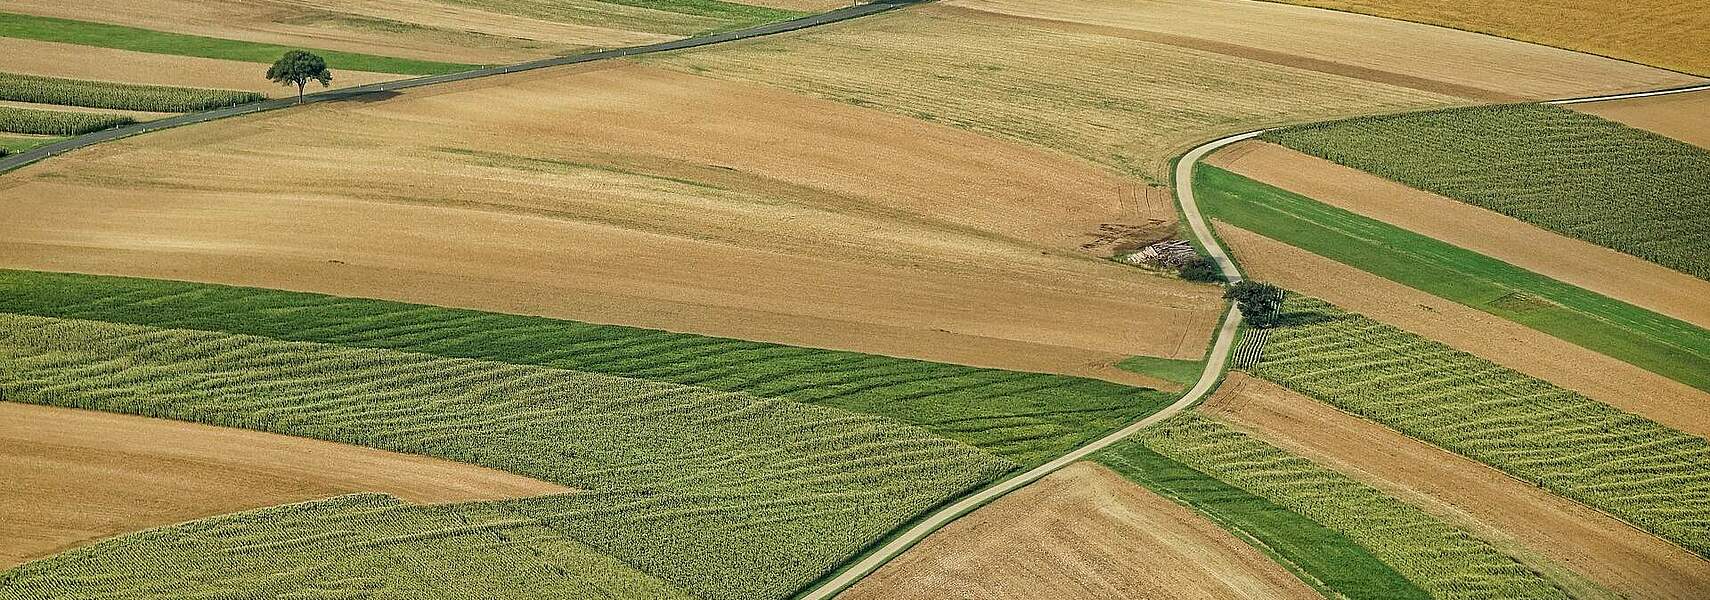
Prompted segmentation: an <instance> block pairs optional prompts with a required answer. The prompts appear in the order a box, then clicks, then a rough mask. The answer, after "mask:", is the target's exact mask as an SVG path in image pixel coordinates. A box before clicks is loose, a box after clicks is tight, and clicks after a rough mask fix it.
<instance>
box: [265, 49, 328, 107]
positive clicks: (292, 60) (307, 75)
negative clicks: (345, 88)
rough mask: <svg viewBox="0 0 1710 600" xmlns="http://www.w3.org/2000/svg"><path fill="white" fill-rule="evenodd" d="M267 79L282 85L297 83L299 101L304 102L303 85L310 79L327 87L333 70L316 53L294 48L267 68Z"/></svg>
mask: <svg viewBox="0 0 1710 600" xmlns="http://www.w3.org/2000/svg"><path fill="white" fill-rule="evenodd" d="M267 79H268V80H269V81H272V82H274V83H277V84H280V85H292V84H296V86H297V102H298V103H302V102H303V87H304V86H306V85H308V84H309V81H310V80H314V81H319V82H321V87H326V86H327V85H328V84H331V83H332V71H328V70H327V61H325V60H322V59H321V57H319V56H316V55H315V54H314V53H311V52H307V51H304V50H292V51H290V52H286V53H285V56H281V57H279V60H276V61H274V62H273V66H271V67H268V68H267Z"/></svg>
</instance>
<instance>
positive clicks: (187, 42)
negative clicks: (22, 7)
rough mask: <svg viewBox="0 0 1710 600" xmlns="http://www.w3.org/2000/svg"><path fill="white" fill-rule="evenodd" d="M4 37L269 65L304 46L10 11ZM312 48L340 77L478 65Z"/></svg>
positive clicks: (1, 27) (0, 30) (1, 31)
mask: <svg viewBox="0 0 1710 600" xmlns="http://www.w3.org/2000/svg"><path fill="white" fill-rule="evenodd" d="M0 37H9V38H20V39H27V40H39V41H44V42H62V43H67V44H78V45H82V46H94V47H98V48H114V49H118V50H131V51H135V52H148V53H152V54H173V55H178V56H195V57H200V58H218V59H225V60H238V61H244V62H253V63H263V64H272V63H273V61H275V60H278V59H279V57H280V56H282V55H284V54H285V53H286V52H287V51H290V50H297V49H298V48H292V47H287V46H279V45H275V44H262V43H258V42H245V41H241V40H228V39H220V38H211V37H203V36H199V35H186V34H181V33H168V32H164V31H154V30H151V29H139V28H136V27H126V26H123V25H109V24H106V23H95V22H91V21H74V20H71V19H55V18H52V17H38V16H33V15H23V14H17V13H8V12H0ZM307 50H311V51H313V52H314V53H315V54H318V55H320V56H321V57H322V58H325V59H326V60H327V66H328V67H329V68H331V69H332V71H333V77H335V78H336V77H337V76H338V72H339V71H340V70H352V71H372V72H375V73H396V74H400V75H433V74H438V73H451V72H456V71H466V70H469V69H473V68H475V67H476V66H477V65H466V64H456V63H444V62H434V61H427V60H414V59H408V58H392V57H387V56H374V55H370V54H358V53H354V52H336V51H330V50H315V49H312V48H309V49H307ZM262 72H263V71H257V72H256V78H257V79H259V78H261V74H262Z"/></svg>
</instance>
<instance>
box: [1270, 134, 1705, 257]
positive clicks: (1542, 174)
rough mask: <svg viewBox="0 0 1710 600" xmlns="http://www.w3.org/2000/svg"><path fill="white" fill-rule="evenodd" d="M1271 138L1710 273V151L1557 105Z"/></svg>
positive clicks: (1640, 254) (1564, 231)
mask: <svg viewBox="0 0 1710 600" xmlns="http://www.w3.org/2000/svg"><path fill="white" fill-rule="evenodd" d="M1265 139H1268V140H1271V141H1274V142H1278V143H1281V144H1283V145H1286V146H1289V147H1291V148H1294V149H1296V150H1300V151H1302V152H1306V153H1309V154H1314V155H1317V156H1320V157H1324V158H1327V159H1330V160H1332V161H1335V162H1337V163H1341V164H1344V165H1348V166H1351V167H1354V168H1358V169H1361V170H1364V171H1369V172H1372V173H1375V174H1377V175H1381V176H1383V177H1387V178H1390V179H1393V180H1396V181H1399V182H1402V183H1405V184H1407V185H1410V186H1413V187H1415V188H1419V189H1422V190H1427V191H1431V192H1435V193H1438V194H1441V195H1444V196H1447V197H1450V198H1454V199H1457V200H1461V201H1464V202H1468V203H1471V204H1475V205H1478V206H1481V207H1484V208H1487V209H1490V210H1493V211H1496V212H1499V213H1502V214H1505V215H1509V216H1512V217H1515V218H1518V219H1521V220H1524V221H1527V222H1530V223H1533V224H1535V225H1538V226H1540V227H1544V228H1546V229H1551V230H1554V231H1556V232H1559V233H1562V234H1564V235H1568V236H1573V237H1577V238H1579V239H1582V240H1585V241H1588V242H1591V243H1594V244H1600V245H1603V246H1607V247H1609V248H1613V249H1615V250H1619V251H1621V252H1626V253H1628V254H1632V255H1634V256H1638V257H1640V258H1644V259H1646V260H1650V261H1652V262H1655V263H1657V264H1660V265H1663V266H1666V267H1669V268H1672V269H1675V270H1679V271H1682V272H1685V273H1690V274H1692V275H1696V276H1698V277H1702V278H1710V236H1706V235H1704V232H1705V231H1707V230H1710V150H1706V149H1704V148H1699V147H1697V146H1693V145H1691V144H1687V143H1684V142H1681V141H1678V140H1674V139H1670V138H1667V137H1664V136H1660V135H1656V134H1654V133H1650V132H1648V131H1643V130H1639V129H1635V128H1632V127H1627V126H1625V125H1621V124H1619V123H1615V122H1612V121H1608V120H1604V119H1601V118H1598V117H1594V116H1591V115H1586V114H1582V113H1578V112H1574V111H1571V110H1567V109H1563V108H1558V107H1554V106H1543V105H1523V106H1494V107H1479V108H1468V109H1457V110H1448V111H1437V112H1426V113H1414V114H1405V115H1393V116H1378V117H1363V118H1358V119H1351V120H1347V121H1338V122H1331V123H1322V124H1314V125H1305V126H1301V127H1296V128H1291V129H1285V130H1281V131H1276V132H1272V133H1269V134H1266V135H1265Z"/></svg>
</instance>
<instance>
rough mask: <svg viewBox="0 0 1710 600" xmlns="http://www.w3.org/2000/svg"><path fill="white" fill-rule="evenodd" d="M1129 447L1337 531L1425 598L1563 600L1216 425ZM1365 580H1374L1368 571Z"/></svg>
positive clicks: (1389, 502) (1143, 437) (1476, 545)
mask: <svg viewBox="0 0 1710 600" xmlns="http://www.w3.org/2000/svg"><path fill="white" fill-rule="evenodd" d="M1135 439H1136V440H1137V441H1138V442H1139V443H1141V444H1144V445H1145V447H1147V448H1149V449H1151V450H1152V451H1154V452H1156V453H1158V454H1161V455H1163V456H1165V457H1168V458H1170V459H1172V460H1175V461H1178V462H1180V463H1182V464H1184V465H1187V466H1188V467H1191V468H1193V469H1195V470H1198V471H1200V472H1202V473H1204V474H1206V475H1210V476H1212V477H1215V478H1217V479H1219V480H1222V481H1224V482H1226V483H1228V484H1230V485H1233V486H1235V487H1237V488H1240V489H1242V490H1244V491H1246V492H1248V493H1251V494H1253V495H1256V496H1259V497H1262V498H1264V499H1266V500H1269V501H1271V502H1274V503H1276V504H1278V505H1281V506H1283V507H1284V508H1287V509H1289V510H1292V511H1295V512H1297V513H1300V514H1301V515H1305V516H1306V517H1308V518H1310V519H1312V520H1313V521H1316V522H1318V523H1321V524H1323V525H1325V526H1327V527H1329V528H1330V529H1333V530H1335V531H1337V532H1340V533H1341V534H1342V535H1345V536H1347V538H1348V539H1350V540H1353V541H1354V542H1355V543H1357V544H1359V545H1360V546H1362V547H1364V548H1366V549H1367V550H1369V551H1370V552H1371V553H1372V555H1374V556H1376V557H1377V558H1379V559H1381V560H1382V561H1383V562H1384V563H1387V564H1388V565H1389V566H1391V567H1393V568H1394V569H1395V570H1396V571H1398V572H1400V573H1401V574H1402V575H1403V576H1405V577H1407V578H1408V580H1410V581H1412V582H1413V583H1414V584H1415V585H1416V586H1418V588H1420V589H1422V590H1424V591H1425V592H1427V593H1428V594H1430V597H1432V598H1438V599H1466V600H1475V599H1476V600H1484V599H1488V598H1505V599H1518V598H1561V599H1565V598H1567V594H1566V593H1564V592H1563V591H1562V590H1561V589H1559V588H1557V587H1555V586H1554V585H1553V584H1551V583H1550V582H1549V581H1547V580H1545V579H1544V578H1543V577H1541V576H1540V575H1538V574H1537V573H1536V572H1534V571H1532V570H1531V569H1529V568H1527V567H1526V566H1525V565H1522V564H1520V563H1519V562H1517V561H1515V560H1514V559H1513V558H1511V557H1509V556H1507V555H1505V554H1503V553H1501V552H1500V551H1498V550H1496V549H1495V548H1493V547H1491V546H1490V545H1489V544H1488V543H1485V542H1484V541H1482V540H1479V539H1478V538H1476V537H1474V536H1472V535H1470V534H1468V533H1467V532H1465V531H1462V530H1460V529H1457V528H1455V527H1453V526H1450V525H1448V524H1445V523H1443V522H1442V521H1439V520H1437V519H1436V518H1434V517H1432V516H1430V515H1428V514H1426V513H1424V512H1423V511H1420V510H1419V509H1418V508H1416V507H1414V506H1413V505H1410V504H1407V503H1406V502H1402V501H1400V500H1396V499H1394V498H1391V497H1389V496H1386V495H1384V494H1383V493H1382V492H1379V491H1378V490H1375V489H1372V488H1371V487H1368V486H1366V485H1365V484H1362V483H1359V482H1357V481H1354V480H1352V479H1349V478H1348V477H1347V476H1344V475H1342V474H1340V473H1337V472H1335V471H1332V470H1330V469H1326V468H1323V467H1320V466H1318V465H1316V464H1313V463H1312V462H1311V461H1309V460H1306V459H1304V458H1300V457H1298V456H1292V455H1290V454H1288V453H1286V452H1284V451H1282V450H1279V449H1277V448H1275V447H1272V446H1270V445H1268V444H1265V443H1264V442H1262V441H1259V440H1257V439H1254V438H1252V437H1249V436H1247V435H1245V434H1242V433H1240V432H1237V431H1235V430H1233V429H1231V428H1229V427H1228V426H1226V425H1223V424H1222V423H1220V422H1218V421H1215V420H1212V419H1208V418H1205V417H1202V416H1199V415H1197V414H1195V413H1183V414H1180V415H1177V416H1175V417H1172V418H1170V419H1169V420H1166V421H1164V422H1163V423H1159V424H1158V425H1156V426H1154V427H1151V428H1148V429H1145V430H1142V431H1141V432H1140V433H1138V434H1136V436H1135ZM1367 572H1369V573H1372V574H1374V575H1375V574H1378V573H1377V572H1376V571H1375V570H1372V569H1371V568H1370V567H1368V568H1367Z"/></svg>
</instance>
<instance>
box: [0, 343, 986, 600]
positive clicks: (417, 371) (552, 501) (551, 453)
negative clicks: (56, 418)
mask: <svg viewBox="0 0 1710 600" xmlns="http://www.w3.org/2000/svg"><path fill="white" fill-rule="evenodd" d="M0 396H3V397H4V398H5V399H6V400H9V401H17V402H30V403H36V404H48V405H55V406H65V407H72V408H83V409H93V410H105V411H113V412H123V413H129V414H138V415H144V416H150V417H159V418H168V419H176V420H183V421H192V422H198V423H207V424H212V425H220V426H226V427H240V428H246V429H256V430H262V431H271V432H275V433H281V434H286V435H297V436H303V437H311V438H316V439H324V440H329V441H335V442H343V443H349V444H357V445H362V446H368V447H372V448H380V449H385V450H392V451H397V452H408V453H414V454H422V455H427V456H435V457H440V458H445V459H449V460H455V461H459V462H465V463H470V464H476V465H482V466H487V467H491V468H496V469H501V470H504V471H509V472H512V473H517V474H521V475H526V476H530V477H534V478H537V479H541V480H544V481H550V482H553V483H558V484H561V485H564V486H566V487H569V488H572V489H575V490H577V491H575V492H572V493H568V494H558V495H551V496H541V497H536V498H522V499H516V500H509V501H504V502H502V503H498V504H497V505H498V506H501V507H502V508H503V510H504V511H505V512H507V513H510V514H511V515H513V516H514V518H513V519H512V520H521V521H522V522H526V523H530V524H538V525H540V526H544V527H549V528H551V529H553V530H555V531H558V532H559V533H561V534H562V535H565V536H569V537H571V538H574V539H575V540H576V541H578V542H580V543H582V544H586V545H588V546H591V547H593V548H595V549H597V550H599V551H600V552H602V553H604V554H607V555H610V556H613V557H616V558H617V559H619V560H621V561H623V562H625V563H627V564H630V565H633V566H635V567H636V568H639V569H642V570H644V571H646V572H648V573H650V574H652V575H654V576H657V577H659V578H661V579H664V580H665V581H668V582H670V583H671V584H673V585H676V586H679V587H681V588H683V589H685V590H688V591H689V592H691V593H693V594H695V595H697V596H700V597H703V598H708V599H717V600H748V599H763V598H783V597H787V596H788V595H790V594H792V593H794V592H795V591H796V590H798V589H800V588H801V587H802V586H804V585H807V584H808V583H809V582H812V581H814V580H815V579H817V578H819V577H820V576H821V575H823V574H825V573H827V572H829V571H831V570H832V569H834V568H836V567H837V566H838V565H839V564H841V563H842V562H843V561H845V560H847V559H848V558H850V557H851V556H854V555H855V554H856V553H858V552H859V551H861V550H862V549H864V548H866V547H867V546H868V545H869V544H871V543H872V542H873V541H875V540H877V539H879V538H881V537H883V536H884V535H885V534H886V533H887V532H890V531H892V530H893V529H895V528H896V527H898V526H900V525H902V524H903V523H906V522H908V521H910V520H911V519H913V518H915V517H916V516H918V515H920V514H922V513H924V512H926V511H928V510H931V509H933V508H935V507H937V506H938V505H940V504H942V503H943V502H944V501H946V500H948V499H950V498H953V497H956V496H959V495H961V494H963V493H965V492H967V491H968V490H971V489H974V488H977V487H979V486H981V485H984V484H986V483H989V482H990V481H993V480H995V479H996V478H998V477H999V476H1001V475H1003V474H1005V473H1008V472H1011V471H1012V470H1014V468H1015V467H1016V465H1015V464H1014V463H1012V462H1009V461H1006V460H1003V459H1001V458H998V457H995V456H992V455H990V454H987V453H985V452H981V451H979V450H977V449H975V448H973V447H970V446H968V445H965V444H962V443H959V442H955V441H952V440H947V439H944V438H941V437H938V436H934V435H932V434H931V433H930V432H928V431H926V430H923V429H920V428H917V427H912V426H909V425H906V424H903V423H900V422H898V421H895V420H892V419H887V418H884V417H880V416H873V415H866V414H860V413H855V412H851V411H846V410H842V409H836V408H830V407H824V406H815V405H811V404H804V403H799V402H792V401H787V400H776V399H768V398H759V397H756V396H752V395H749V394H743V393H739V392H726V391H719V390H713V389H708V388H703V387H695V386H684V385H677V384H670V383H660V382H651V381H643V380H637V379H629V378H623V377H615V376H611V375H603V374H595V373H585V372H578V371H571V370H562V369H552V368H546V367H538V366H522V365H512V364H507V363H497V362H488V361H478V360H470V359H454V358H444V357H439V356H434V355H430V354H419V353H410V352H399V351H395V350H384V349H375V348H348V347H343V346H335V345H328V344H316V343H306V342H287V341H280V340H274V339H270V338H262V337H255V336H245V335H236V334H230V333H222V332H209V331H197V330H185V329H161V328H155V327H146V326H138V325H126V324H115V323H105V322H99V321H83V320H74V319H55V318H48V317H35V316H22V315H11V314H4V315H0ZM260 526H263V527H265V526H267V525H266V524H260ZM421 535H432V533H431V532H423V533H422V534H421ZM284 547H289V544H283V545H282V546H281V548H284ZM75 564H76V561H73V562H72V563H70V564H69V565H68V568H75ZM181 568H184V569H187V570H190V571H191V572H193V573H197V574H196V575H195V576H194V577H191V578H192V579H198V580H201V579H217V578H219V577H223V576H226V575H229V574H230V573H229V572H228V571H227V570H226V569H229V568H230V565H229V564H227V563H221V562H218V561H213V562H211V563H210V564H207V565H200V566H198V565H195V564H189V565H181ZM197 569H201V570H203V571H197ZM345 575H346V577H349V576H351V575H358V574H357V573H345ZM100 579H101V581H110V582H111V583H112V584H113V585H119V584H125V583H127V582H129V581H131V574H129V573H127V572H126V571H123V570H120V571H116V572H109V573H106V574H104V576H103V577H102V578H100ZM333 580H334V581H342V580H343V579H341V578H333ZM84 591H85V592H87V591H88V590H84ZM269 591H270V592H276V591H277V590H269ZM109 597H114V596H111V595H110V596H109ZM467 597H470V598H475V597H478V596H467Z"/></svg>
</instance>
